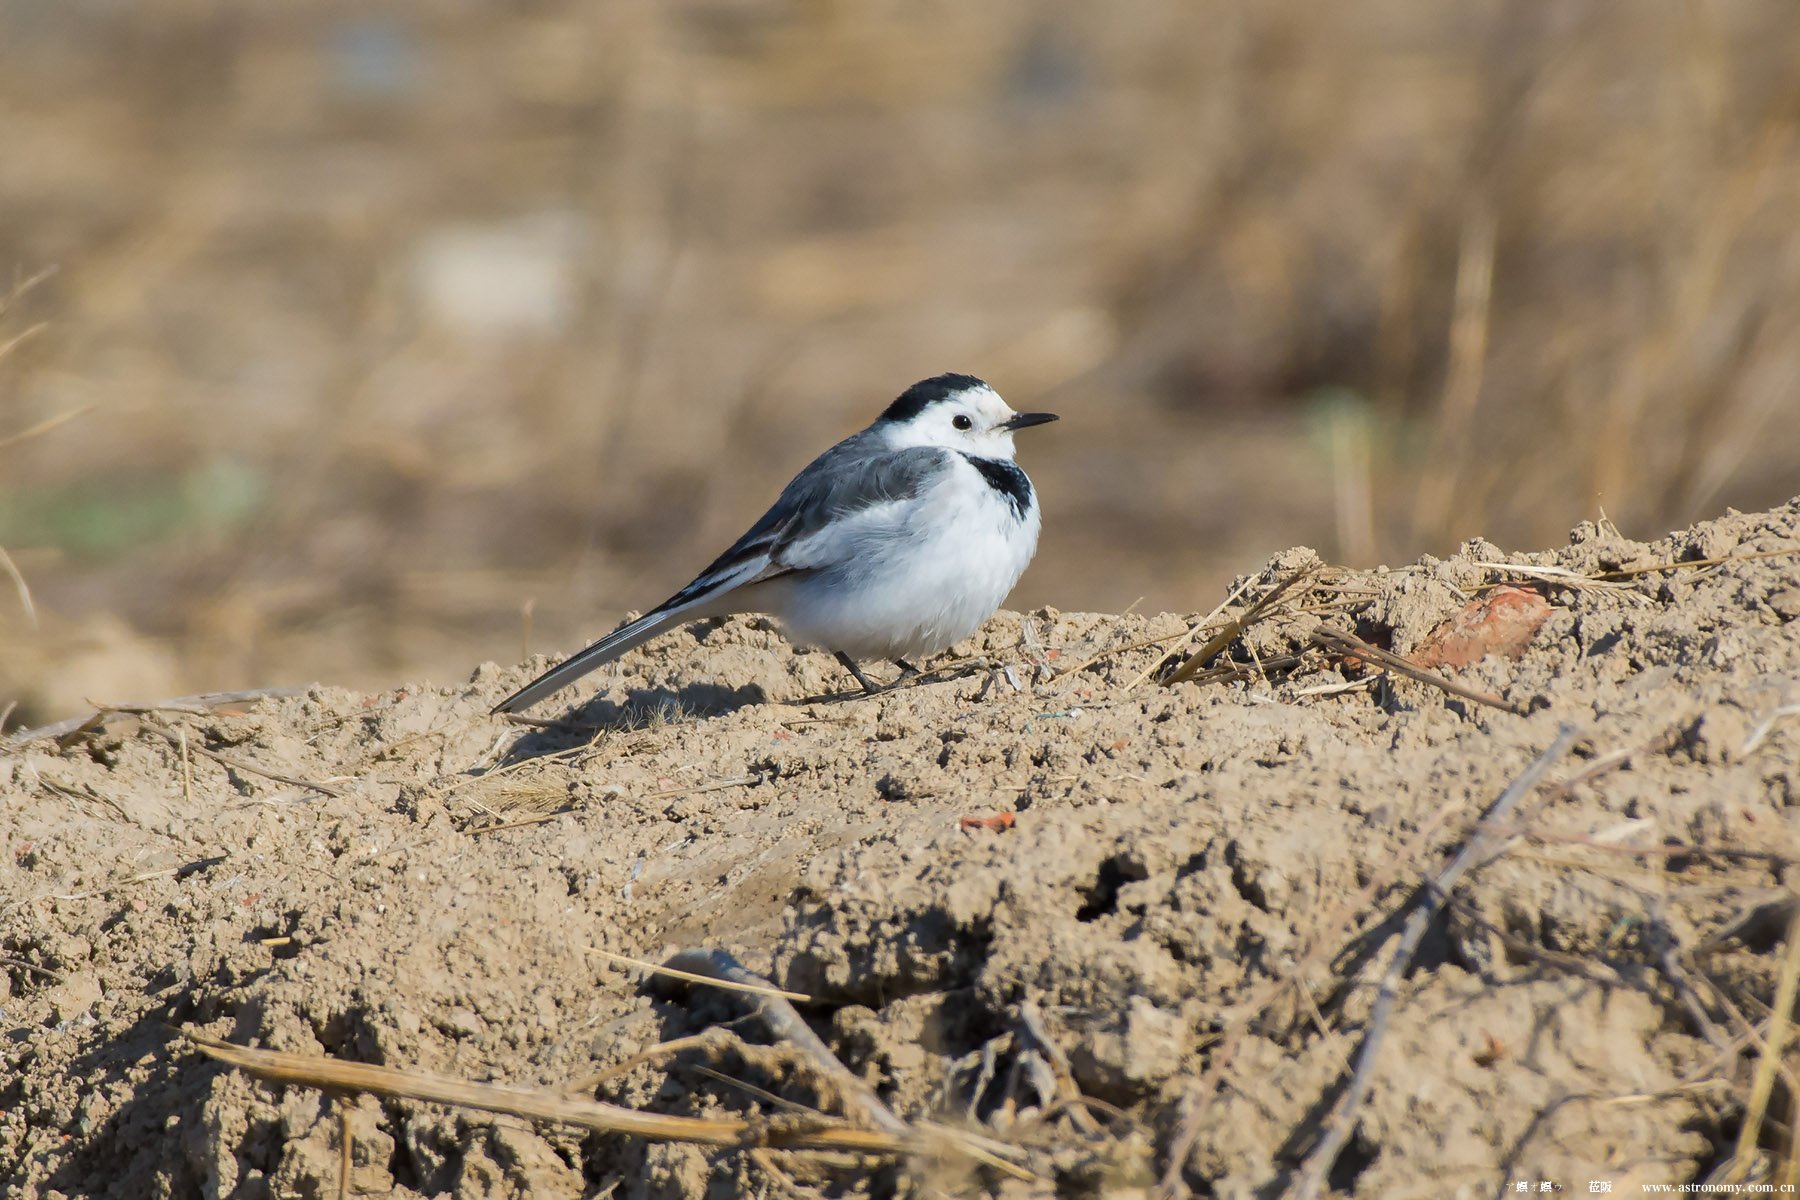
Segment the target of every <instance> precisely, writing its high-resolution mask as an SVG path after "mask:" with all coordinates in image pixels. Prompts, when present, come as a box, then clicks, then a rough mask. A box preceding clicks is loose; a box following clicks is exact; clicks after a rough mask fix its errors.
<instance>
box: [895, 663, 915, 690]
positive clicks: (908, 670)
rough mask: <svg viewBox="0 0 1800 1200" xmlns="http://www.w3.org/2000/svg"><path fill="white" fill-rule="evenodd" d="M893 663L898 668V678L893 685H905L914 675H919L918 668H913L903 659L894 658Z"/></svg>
mask: <svg viewBox="0 0 1800 1200" xmlns="http://www.w3.org/2000/svg"><path fill="white" fill-rule="evenodd" d="M893 663H894V665H895V666H896V667H899V668H900V678H898V679H896V680H894V683H897V684H898V683H905V682H906V681H907V680H909V679H911V678H912V677H913V676H914V675H917V674H918V673H919V668H917V667H915V666H913V665H912V664H911V663H909V662H907V661H906V660H905V659H904V658H896V659H894V660H893Z"/></svg>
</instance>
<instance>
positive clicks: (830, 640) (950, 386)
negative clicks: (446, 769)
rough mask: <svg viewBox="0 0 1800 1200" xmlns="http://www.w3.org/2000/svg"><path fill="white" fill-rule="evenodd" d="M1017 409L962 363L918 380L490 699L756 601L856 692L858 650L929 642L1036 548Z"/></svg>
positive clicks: (577, 671) (870, 687) (901, 659)
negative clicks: (689, 567) (678, 585)
mask: <svg viewBox="0 0 1800 1200" xmlns="http://www.w3.org/2000/svg"><path fill="white" fill-rule="evenodd" d="M1054 420H1056V415H1055V414H1054V413H1016V412H1014V411H1013V410H1012V409H1010V408H1008V407H1007V406H1006V401H1004V400H1002V399H1000V396H999V395H998V393H996V392H995V391H994V389H993V388H990V387H989V386H988V385H987V384H985V383H983V382H982V381H981V380H979V379H976V378H975V377H974V376H973V375H939V376H937V377H936V378H933V379H927V380H925V381H924V382H922V383H915V384H913V386H911V387H909V388H907V389H906V391H905V392H904V393H902V394H901V396H900V398H899V399H898V400H895V401H894V402H893V403H892V404H890V405H888V407H887V409H886V411H884V412H883V413H882V414H881V416H879V417H877V418H876V419H875V423H874V424H873V425H870V426H869V427H868V428H867V429H865V430H863V431H862V432H861V433H857V434H852V435H851V436H850V437H847V438H845V439H844V440H843V441H841V442H839V443H838V444H837V445H835V446H833V447H832V448H831V449H829V450H827V451H826V452H825V453H823V454H821V455H819V457H818V458H815V459H814V460H813V461H812V462H811V464H809V465H808V466H807V468H806V469H805V470H804V471H801V472H800V474H798V475H796V476H794V479H793V482H791V483H789V484H788V485H787V487H786V488H784V489H782V492H781V497H780V498H779V499H777V500H776V501H775V504H774V507H772V508H770V509H769V511H768V512H766V513H764V514H763V516H762V520H760V521H758V522H757V523H756V524H755V525H753V526H751V528H750V532H748V533H746V534H745V535H744V536H743V537H741V538H739V539H738V540H737V542H736V544H735V545H733V546H732V547H731V549H729V550H727V551H726V552H725V553H723V554H721V555H720V556H719V557H718V559H717V560H716V561H714V563H713V564H712V565H711V566H710V567H708V568H706V570H704V571H702V572H700V575H699V577H698V578H696V579H695V580H694V581H693V582H692V583H690V584H688V585H687V586H686V587H684V588H682V589H681V590H680V591H679V592H676V593H675V594H674V595H673V596H670V597H669V598H668V599H667V600H665V601H663V602H662V603H661V604H659V605H658V606H657V607H656V608H654V609H652V610H651V611H649V612H647V613H645V614H644V615H643V616H641V617H639V618H637V619H636V620H635V621H629V622H627V623H626V624H624V625H621V626H620V627H619V628H617V629H615V630H613V632H611V633H609V634H607V635H606V636H605V637H603V638H601V639H600V640H599V641H597V642H595V643H594V644H593V645H591V646H589V647H588V648H587V649H585V650H583V651H581V653H579V654H577V655H575V656H574V657H572V658H569V659H567V660H565V661H563V662H560V663H558V664H557V665H556V666H554V667H552V668H550V669H549V670H548V671H545V672H544V673H543V674H542V675H540V676H538V677H537V678H536V679H534V680H532V681H531V682H530V683H528V684H526V685H525V686H524V687H522V688H520V689H519V690H518V691H517V692H515V693H513V694H512V695H511V696H508V697H507V698H506V699H504V700H502V701H501V702H500V703H499V704H497V705H495V706H494V711H495V712H497V713H510V712H518V711H519V710H520V709H523V708H528V707H530V706H531V705H533V704H536V703H537V702H538V701H539V700H542V699H543V698H544V697H545V696H548V695H550V694H551V693H552V692H555V691H558V690H560V689H561V688H564V687H567V686H568V685H569V684H571V683H573V682H575V680H577V679H579V678H581V677H582V676H583V675H585V674H587V673H588V672H589V671H592V670H593V669H594V668H595V667H598V666H600V665H602V664H603V663H609V662H611V661H612V660H613V659H615V658H618V657H619V656H620V655H622V654H624V653H625V652H626V651H628V650H631V649H634V648H635V647H637V646H641V645H643V644H644V643H645V642H647V641H649V640H650V639H651V638H654V637H656V636H658V635H659V634H662V633H664V632H666V631H668V630H670V629H673V628H674V627H675V626H677V625H685V624H687V623H688V622H689V621H697V620H700V619H702V618H705V617H720V616H725V615H727V614H729V613H741V612H763V613H769V614H770V615H772V616H774V617H775V618H776V619H777V620H779V621H780V622H781V624H782V626H783V628H784V629H785V631H786V632H787V635H788V637H789V639H790V640H792V641H793V642H795V643H797V644H800V645H807V646H822V647H824V648H825V649H827V650H830V651H832V652H833V653H834V654H836V656H837V660H838V662H840V663H842V664H843V665H844V668H845V670H847V671H849V672H850V674H852V675H853V676H855V677H856V681H857V682H858V683H860V684H861V685H862V686H863V690H864V691H867V692H871V693H873V692H876V691H879V690H881V689H879V688H878V687H876V686H875V685H874V684H873V683H871V682H870V681H869V678H868V676H866V675H864V674H863V672H862V668H861V667H859V666H857V664H856V660H857V659H877V658H885V659H888V660H890V661H892V662H893V663H894V664H895V665H896V666H898V667H899V668H900V669H901V671H902V672H903V674H902V676H901V677H902V678H906V677H908V676H911V675H914V674H917V669H916V668H915V667H913V666H912V664H911V663H909V662H907V661H906V660H907V659H908V658H913V657H918V656H921V655H929V654H936V653H938V652H939V651H941V650H944V649H946V648H948V647H949V646H950V645H951V644H952V643H953V642H957V641H961V640H962V639H963V638H966V637H968V636H969V635H970V634H972V633H974V632H975V631H976V630H977V629H979V628H980V627H981V623H982V622H983V621H985V620H987V619H988V617H990V616H992V615H993V612H994V610H995V609H997V608H999V607H1000V602H1001V601H1002V600H1004V599H1006V594H1007V593H1008V592H1010V591H1012V588H1013V584H1015V583H1017V582H1018V581H1019V576H1020V575H1021V574H1022V573H1023V572H1024V570H1025V566H1026V564H1027V563H1029V562H1030V561H1031V556H1032V554H1033V552H1035V551H1036V550H1037V540H1038V524H1039V518H1038V503H1037V495H1036V493H1035V492H1034V491H1033V490H1032V487H1031V480H1029V479H1027V478H1026V477H1025V472H1024V471H1021V470H1020V469H1019V468H1018V465H1017V464H1015V463H1014V462H1013V431H1014V430H1016V429H1024V428H1026V427H1027V426H1031V425H1042V424H1043V423H1044V422H1046V421H1054Z"/></svg>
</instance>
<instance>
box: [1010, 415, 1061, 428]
mask: <svg viewBox="0 0 1800 1200" xmlns="http://www.w3.org/2000/svg"><path fill="white" fill-rule="evenodd" d="M1054 420H1056V414H1055V413H1014V414H1013V415H1012V418H1011V419H1010V420H1006V421H1002V422H1000V428H1002V429H1029V428H1030V427H1031V426H1033V425H1048V424H1049V423H1050V422H1052V421H1054Z"/></svg>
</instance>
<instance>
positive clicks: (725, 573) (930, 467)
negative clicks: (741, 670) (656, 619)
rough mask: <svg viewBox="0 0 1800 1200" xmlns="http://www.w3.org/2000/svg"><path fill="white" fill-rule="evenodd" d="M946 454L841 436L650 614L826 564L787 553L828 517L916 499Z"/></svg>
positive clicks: (943, 466)
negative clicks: (745, 530)
mask: <svg viewBox="0 0 1800 1200" xmlns="http://www.w3.org/2000/svg"><path fill="white" fill-rule="evenodd" d="M951 465H952V464H951V461H950V453H949V451H947V450H940V449H938V448H936V447H932V446H912V447H908V448H907V449H904V450H892V449H889V448H887V447H886V446H883V445H881V444H880V443H879V442H878V441H877V440H876V439H875V438H873V437H872V436H870V435H869V434H868V433H866V432H864V433H859V434H856V435H855V436H853V437H849V438H846V439H845V440H843V441H841V442H839V443H838V444H837V445H835V446H833V447H832V448H831V449H829V450H827V451H826V452H825V453H823V454H821V455H819V457H817V458H815V459H813V461H812V462H811V463H809V464H808V465H807V467H806V469H805V470H803V471H801V472H800V473H799V474H798V475H796V476H794V478H793V480H792V481H791V482H790V483H789V484H788V485H787V487H785V488H783V489H782V491H781V495H780V497H779V498H778V499H777V500H776V501H775V503H774V504H773V505H771V506H770V507H769V511H768V512H766V513H764V514H763V515H762V519H761V520H759V521H757V523H756V524H755V525H752V526H751V527H750V530H749V532H748V533H746V534H744V536H743V537H741V538H739V539H738V540H737V541H736V542H735V543H733V545H732V546H731V548H730V549H729V550H727V551H725V553H723V554H721V555H719V557H718V558H716V559H714V560H713V562H712V565H711V566H709V567H707V568H706V570H704V571H702V572H700V574H699V575H698V576H696V577H695V579H694V581H693V582H692V583H690V584H688V585H687V586H686V587H684V588H682V589H681V590H680V591H679V592H676V593H675V594H674V595H673V596H671V597H669V599H668V600H666V601H664V602H663V604H662V605H660V606H659V607H658V608H657V609H656V611H658V612H660V611H663V610H664V609H670V608H676V607H680V606H681V605H684V604H688V603H691V602H692V601H693V600H695V599H696V598H698V597H700V596H703V595H706V594H708V593H712V592H718V591H722V590H724V589H725V588H728V587H730V588H736V587H743V586H745V585H747V584H751V583H761V582H762V581H764V580H766V579H774V578H776V577H777V576H781V575H787V574H791V573H792V572H794V571H802V570H810V569H815V568H817V567H820V566H823V565H825V564H823V563H818V562H814V561H811V558H812V557H813V556H812V555H810V554H802V555H800V556H799V558H798V559H796V558H795V557H794V556H793V555H792V554H791V552H792V551H794V550H795V549H797V548H799V547H801V546H806V545H808V544H809V543H811V542H812V538H813V535H815V534H817V533H819V532H820V531H821V530H823V529H825V528H826V527H827V526H829V525H830V524H832V523H833V522H836V521H839V520H842V519H843V518H845V517H849V516H853V515H855V514H857V513H861V512H866V511H867V510H870V509H873V508H876V507H878V506H880V505H884V504H888V503H891V502H893V501H896V500H911V499H914V498H916V497H917V496H918V495H919V494H920V493H921V492H922V491H924V489H925V488H926V487H928V486H929V485H930V484H931V482H932V481H933V480H934V479H937V478H938V477H939V476H941V475H942V474H943V473H944V472H945V471H947V470H949V469H950V468H951Z"/></svg>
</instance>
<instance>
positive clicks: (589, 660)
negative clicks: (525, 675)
mask: <svg viewBox="0 0 1800 1200" xmlns="http://www.w3.org/2000/svg"><path fill="white" fill-rule="evenodd" d="M700 607H701V605H700V604H697V603H695V604H682V605H677V606H675V607H672V608H671V607H664V608H659V609H657V610H656V611H655V612H648V613H645V614H644V615H643V616H641V617H639V618H638V619H637V620H635V621H633V622H631V623H630V624H629V625H621V626H620V627H619V628H617V629H615V630H613V631H612V632H611V633H609V634H607V635H606V636H605V637H603V638H601V639H600V640H599V641H597V642H595V643H594V644H593V645H591V646H589V647H588V648H587V649H585V650H583V651H581V652H580V653H578V654H575V655H572V656H570V657H569V658H565V659H564V660H563V661H562V662H559V663H557V664H556V665H555V666H554V667H551V668H550V669H549V670H548V671H545V672H544V673H543V674H542V675H539V676H538V677H537V678H536V679H534V680H532V681H531V682H530V683H528V684H526V685H525V686H524V687H522V688H520V689H519V690H518V691H516V692H514V693H513V694H512V695H510V696H508V697H507V698H506V699H504V700H502V701H501V702H500V703H498V704H496V705H494V707H493V710H492V711H494V712H496V713H514V712H519V711H520V710H522V709H527V708H530V707H531V706H532V705H533V704H536V703H537V702H538V701H539V700H542V699H543V698H544V697H545V696H548V695H549V694H550V693H552V692H556V691H561V690H562V689H563V688H565V687H567V686H569V685H570V684H571V683H574V682H575V681H576V680H577V679H580V678H581V677H582V676H583V675H586V674H587V673H588V672H589V671H592V670H594V669H595V668H596V667H602V666H605V665H606V664H607V663H609V662H611V661H612V660H613V659H615V658H618V657H619V656H620V655H621V654H625V653H627V652H628V651H631V650H635V649H637V648H638V647H639V646H641V645H643V644H644V643H645V642H647V641H649V640H650V639H651V638H653V637H656V636H657V635H658V634H661V633H665V632H667V631H668V630H670V629H672V628H674V627H675V626H677V625H682V624H686V623H687V622H689V621H693V620H698V619H699V618H700V617H703V616H706V615H707V614H706V613H705V612H700V611H696V610H697V609H699V608H700Z"/></svg>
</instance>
